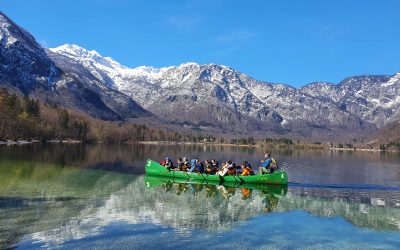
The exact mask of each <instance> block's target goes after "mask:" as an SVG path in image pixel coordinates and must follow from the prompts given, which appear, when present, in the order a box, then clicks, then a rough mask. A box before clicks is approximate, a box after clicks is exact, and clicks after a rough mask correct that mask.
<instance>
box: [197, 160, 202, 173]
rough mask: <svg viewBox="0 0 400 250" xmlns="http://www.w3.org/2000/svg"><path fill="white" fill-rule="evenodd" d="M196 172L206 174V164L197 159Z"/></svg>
mask: <svg viewBox="0 0 400 250" xmlns="http://www.w3.org/2000/svg"><path fill="white" fill-rule="evenodd" d="M196 170H197V171H196V172H197V173H204V164H203V163H202V162H201V161H200V160H199V159H197V164H196Z"/></svg>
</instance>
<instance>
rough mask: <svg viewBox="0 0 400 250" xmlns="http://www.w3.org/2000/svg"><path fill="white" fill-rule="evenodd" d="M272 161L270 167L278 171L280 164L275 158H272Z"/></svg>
mask: <svg viewBox="0 0 400 250" xmlns="http://www.w3.org/2000/svg"><path fill="white" fill-rule="evenodd" d="M271 161H272V162H271V164H269V167H270V168H272V169H278V162H277V161H276V160H275V159H274V158H271Z"/></svg>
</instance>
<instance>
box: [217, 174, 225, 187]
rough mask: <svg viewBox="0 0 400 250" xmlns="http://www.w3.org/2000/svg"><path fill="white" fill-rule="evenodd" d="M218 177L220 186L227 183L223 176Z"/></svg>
mask: <svg viewBox="0 0 400 250" xmlns="http://www.w3.org/2000/svg"><path fill="white" fill-rule="evenodd" d="M218 176H219V182H220V183H219V184H220V185H222V183H224V182H225V179H224V177H222V176H221V175H218Z"/></svg>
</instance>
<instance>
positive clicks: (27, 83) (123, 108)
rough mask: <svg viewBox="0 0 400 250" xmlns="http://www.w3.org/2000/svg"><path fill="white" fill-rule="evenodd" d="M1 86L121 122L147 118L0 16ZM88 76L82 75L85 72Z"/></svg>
mask: <svg viewBox="0 0 400 250" xmlns="http://www.w3.org/2000/svg"><path fill="white" fill-rule="evenodd" d="M0 61H1V64H0V86H4V87H7V88H9V89H12V90H14V91H15V92H18V93H20V94H23V95H29V96H32V97H35V98H39V99H41V100H43V101H45V102H50V103H53V104H58V105H62V106H66V107H70V108H74V109H78V110H83V111H85V112H87V113H89V114H91V115H92V116H94V117H99V118H102V119H109V120H120V119H123V118H126V117H139V116H146V115H148V112H146V111H145V110H144V109H143V108H142V107H140V106H139V105H138V104H137V103H136V102H135V101H133V100H132V99H131V98H130V97H128V96H126V95H124V94H122V93H121V92H119V91H116V90H114V89H112V88H109V87H107V86H105V85H103V83H102V82H101V81H99V80H98V79H97V78H95V77H93V76H91V74H90V72H89V71H87V70H86V71H85V70H84V69H82V68H81V67H77V68H76V69H77V70H75V68H73V67H65V65H74V62H73V61H71V60H70V59H69V58H67V57H65V58H63V60H62V61H57V60H53V59H51V58H50V57H49V56H48V54H47V53H46V51H45V50H44V49H43V48H42V47H41V46H40V45H39V44H38V43H37V42H36V41H35V39H34V38H33V37H32V35H30V34H29V33H28V32H27V31H25V30H24V29H22V28H21V27H19V26H18V25H16V24H15V23H14V22H13V21H11V20H10V19H9V18H8V17H7V16H6V15H4V14H3V13H1V12H0ZM83 71H84V72H85V73H86V74H81V73H82V72H83Z"/></svg>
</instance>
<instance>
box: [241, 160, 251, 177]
mask: <svg viewBox="0 0 400 250" xmlns="http://www.w3.org/2000/svg"><path fill="white" fill-rule="evenodd" d="M251 171H252V169H251V165H250V163H248V162H247V161H244V162H243V164H242V173H241V174H240V175H241V176H248V175H252V174H251Z"/></svg>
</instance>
